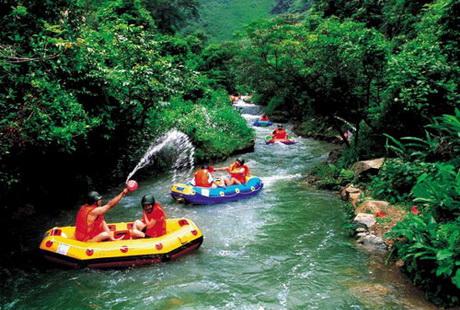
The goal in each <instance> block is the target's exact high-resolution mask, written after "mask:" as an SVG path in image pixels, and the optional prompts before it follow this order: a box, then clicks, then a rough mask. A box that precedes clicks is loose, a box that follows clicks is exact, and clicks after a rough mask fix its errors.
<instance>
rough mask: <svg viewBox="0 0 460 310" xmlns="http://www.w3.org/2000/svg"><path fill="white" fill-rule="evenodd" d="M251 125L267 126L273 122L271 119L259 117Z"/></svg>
mask: <svg viewBox="0 0 460 310" xmlns="http://www.w3.org/2000/svg"><path fill="white" fill-rule="evenodd" d="M252 125H254V126H257V127H268V126H271V125H273V122H271V121H261V120H260V119H258V120H256V121H255V122H254V123H252Z"/></svg>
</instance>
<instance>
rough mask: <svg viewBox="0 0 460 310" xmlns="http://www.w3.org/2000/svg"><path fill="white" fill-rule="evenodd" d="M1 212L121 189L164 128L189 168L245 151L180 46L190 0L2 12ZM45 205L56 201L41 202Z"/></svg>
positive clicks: (235, 120)
mask: <svg viewBox="0 0 460 310" xmlns="http://www.w3.org/2000/svg"><path fill="white" fill-rule="evenodd" d="M0 8H1V10H0V11H1V15H0V25H1V27H2V33H1V34H0V40H1V47H0V48H1V54H0V66H1V68H2V73H1V75H0V85H1V89H2V91H1V92H0V110H1V114H2V117H1V120H0V132H1V135H0V167H1V168H0V184H1V185H0V193H1V195H0V197H1V198H0V204H1V205H2V207H3V208H5V209H6V210H9V209H12V211H13V210H17V208H13V206H15V207H17V206H20V205H28V206H29V209H32V210H33V209H34V208H41V207H43V208H45V207H46V208H53V207H56V206H59V207H60V208H62V207H63V205H68V206H69V207H71V206H72V204H73V202H74V201H76V200H77V199H78V198H79V197H80V196H81V195H82V194H83V193H84V192H86V190H87V189H88V188H89V187H91V188H99V189H100V190H101V189H102V188H104V187H106V186H108V185H111V184H116V183H119V182H120V181H122V180H124V178H125V177H126V175H127V172H129V171H130V170H131V169H132V168H133V167H134V166H135V165H136V163H137V161H138V160H139V159H140V158H141V157H142V154H143V152H144V151H145V150H146V148H148V146H149V145H150V143H152V142H153V141H154V139H155V138H156V137H158V136H160V135H161V134H163V133H165V132H166V131H168V130H169V129H171V128H173V127H177V128H178V129H180V130H182V131H184V132H185V133H186V134H188V135H189V136H190V138H191V139H192V141H193V143H194V144H195V145H196V146H197V148H198V150H197V152H196V157H197V160H199V161H200V160H209V159H211V158H223V157H225V156H228V155H229V154H231V153H233V152H235V151H238V150H241V149H245V148H247V147H250V146H251V145H252V143H253V141H252V140H253V133H252V130H251V129H249V128H248V127H247V125H246V123H245V121H244V120H243V119H242V118H241V117H240V115H239V114H238V113H237V112H236V111H234V110H233V109H232V108H231V105H230V102H229V101H228V94H227V93H226V92H225V91H224V90H222V89H219V88H218V87H216V83H215V82H214V81H213V80H212V78H210V77H209V76H208V75H207V74H206V73H203V72H202V70H200V69H199V67H200V66H201V64H202V63H203V60H202V59H203V55H202V53H203V49H204V46H205V39H204V38H203V37H202V36H200V35H188V36H185V35H180V34H177V33H176V32H177V30H179V29H181V28H182V27H183V25H184V23H186V22H187V21H189V20H190V19H192V18H194V16H196V14H197V3H196V1H159V0H158V1H122V0H118V1H53V2H30V3H29V2H27V3H23V2H20V1H6V2H3V3H2V4H1V6H0ZM50 197H53V198H52V199H50Z"/></svg>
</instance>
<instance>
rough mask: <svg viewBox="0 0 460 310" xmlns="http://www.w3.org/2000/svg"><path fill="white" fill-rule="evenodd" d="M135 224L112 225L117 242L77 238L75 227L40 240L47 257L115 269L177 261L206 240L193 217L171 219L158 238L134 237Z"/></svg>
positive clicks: (58, 229)
mask: <svg viewBox="0 0 460 310" xmlns="http://www.w3.org/2000/svg"><path fill="white" fill-rule="evenodd" d="M132 225H133V223H132V222H130V223H114V224H109V228H110V229H111V230H112V231H114V233H115V237H117V238H121V240H117V241H106V242H82V241H78V240H76V239H75V237H74V233H75V227H74V226H66V227H55V228H52V229H50V230H48V231H47V232H46V233H45V236H44V238H43V240H42V242H41V243H40V251H41V253H42V254H43V256H44V257H45V258H46V259H47V260H49V261H51V262H54V263H57V264H60V265H64V266H67V267H71V268H82V267H89V268H113V267H129V266H135V265H146V264H153V263H160V262H166V261H170V260H174V259H176V258H178V257H180V256H182V255H185V254H187V253H189V252H191V251H193V250H195V249H198V248H199V247H200V246H201V243H202V242H203V234H202V233H201V231H200V229H199V228H198V227H197V226H196V225H195V223H193V222H192V221H191V220H189V219H185V218H180V219H167V220H166V231H167V233H166V235H164V236H161V237H157V238H141V239H130V236H129V230H130V229H131V228H132Z"/></svg>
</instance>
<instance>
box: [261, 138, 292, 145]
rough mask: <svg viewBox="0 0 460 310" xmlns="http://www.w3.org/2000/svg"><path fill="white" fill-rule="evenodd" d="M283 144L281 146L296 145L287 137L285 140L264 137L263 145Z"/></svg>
mask: <svg viewBox="0 0 460 310" xmlns="http://www.w3.org/2000/svg"><path fill="white" fill-rule="evenodd" d="M277 142H279V143H283V144H288V145H289V144H296V143H297V141H295V140H292V139H289V137H288V138H287V139H274V138H273V137H272V136H266V137H265V143H266V144H273V143H277Z"/></svg>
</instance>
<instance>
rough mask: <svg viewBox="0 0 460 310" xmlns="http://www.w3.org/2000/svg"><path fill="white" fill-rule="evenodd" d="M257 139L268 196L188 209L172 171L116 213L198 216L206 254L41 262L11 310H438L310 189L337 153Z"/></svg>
mask: <svg viewBox="0 0 460 310" xmlns="http://www.w3.org/2000/svg"><path fill="white" fill-rule="evenodd" d="M239 108H240V109H241V111H242V113H243V116H244V117H245V118H246V119H247V120H248V122H251V121H252V120H254V119H255V116H254V114H258V113H259V109H258V107H256V106H254V105H251V104H245V103H240V104H239ZM255 130H256V136H257V140H256V145H255V151H254V152H253V153H248V154H244V155H242V157H243V158H245V159H246V161H247V164H248V165H249V166H250V168H251V170H252V172H253V174H254V175H257V176H260V177H261V178H262V180H263V182H264V184H265V187H264V189H263V191H262V192H261V193H260V194H259V195H258V196H256V197H254V198H251V199H249V200H243V201H237V202H232V203H228V204H221V205H214V206H185V205H181V204H177V203H175V202H174V201H173V200H172V199H171V198H170V196H169V186H170V182H171V175H170V174H164V175H162V176H161V177H157V178H152V179H150V180H146V181H142V182H140V184H139V185H140V189H139V190H138V191H136V192H134V193H132V194H131V195H129V196H128V197H126V198H125V199H124V200H123V201H122V202H121V203H120V204H119V205H118V206H116V207H115V208H114V209H113V210H111V211H110V212H109V214H108V215H107V216H106V218H107V220H108V221H109V222H117V221H126V220H131V219H135V218H139V217H140V215H141V208H140V204H139V202H140V199H141V197H142V196H143V195H144V194H146V193H153V194H154V195H155V197H156V198H157V200H158V201H160V202H161V204H162V205H163V206H164V209H165V211H166V212H167V214H168V216H169V217H187V218H190V219H192V220H193V221H194V222H195V223H196V224H197V225H198V226H199V227H200V228H201V229H202V231H203V234H204V236H205V239H204V243H203V245H202V247H201V248H200V249H199V250H198V251H195V252H194V253H192V254H190V255H186V256H184V257H182V258H180V259H179V260H177V261H173V262H169V263H162V264H157V265H150V266H146V267H140V268H129V269H121V270H88V269H84V270H66V269H61V268H59V267H52V266H51V267H46V268H45V267H42V266H40V265H39V263H38V262H37V266H32V267H31V268H29V269H27V270H20V269H18V270H15V271H14V272H13V273H12V274H11V277H9V278H8V279H4V283H3V284H2V286H1V287H2V292H1V294H0V296H1V309H434V307H432V306H431V305H430V304H428V303H427V302H425V301H424V300H423V297H422V295H421V294H420V293H419V292H418V291H416V290H414V289H413V288H412V287H411V285H409V284H408V283H407V281H406V280H405V279H404V278H403V277H401V276H400V275H399V273H398V272H397V271H394V270H392V269H391V268H390V269H389V268H388V267H384V266H383V265H382V263H381V261H382V258H380V257H378V256H377V257H375V256H373V255H371V254H370V253H368V252H366V251H365V250H363V249H360V248H359V247H358V246H357V245H356V244H355V242H354V241H353V239H352V238H350V236H349V235H348V234H347V230H346V228H345V226H346V224H347V219H346V217H345V214H344V212H343V209H342V208H343V202H342V201H340V200H339V199H338V197H337V195H336V194H335V193H330V192H326V191H318V190H314V189H311V188H309V187H308V186H306V184H305V183H304V182H303V181H302V175H303V174H305V172H307V171H308V170H309V169H311V167H312V166H313V165H315V164H316V163H318V162H319V161H321V160H324V159H325V158H326V157H327V154H328V152H329V150H330V149H331V146H330V145H329V144H326V143H323V142H319V141H314V140H311V139H303V138H297V139H298V141H299V143H297V144H295V145H289V146H287V145H278V144H275V145H265V143H264V141H263V138H264V137H265V136H266V135H267V134H268V133H270V131H271V129H268V128H256V129H255ZM232 160H234V158H230V159H228V160H227V161H225V162H222V163H218V164H216V166H220V165H227V164H229V163H231V162H232ZM114 194H116V193H114V192H113V193H105V195H104V196H105V197H106V198H111V196H112V195H114ZM76 210H77V206H76V207H75V212H76ZM74 216H75V214H73V213H72V214H71V213H69V212H65V213H64V212H62V214H61V215H60V216H59V217H58V218H53V219H48V220H47V221H45V222H40V225H42V227H39V228H40V230H41V231H43V232H44V231H45V230H46V229H48V228H49V227H52V226H55V225H61V226H65V225H69V224H73V222H74ZM39 238H40V236H37V237H36V242H37V247H38V241H39Z"/></svg>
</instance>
